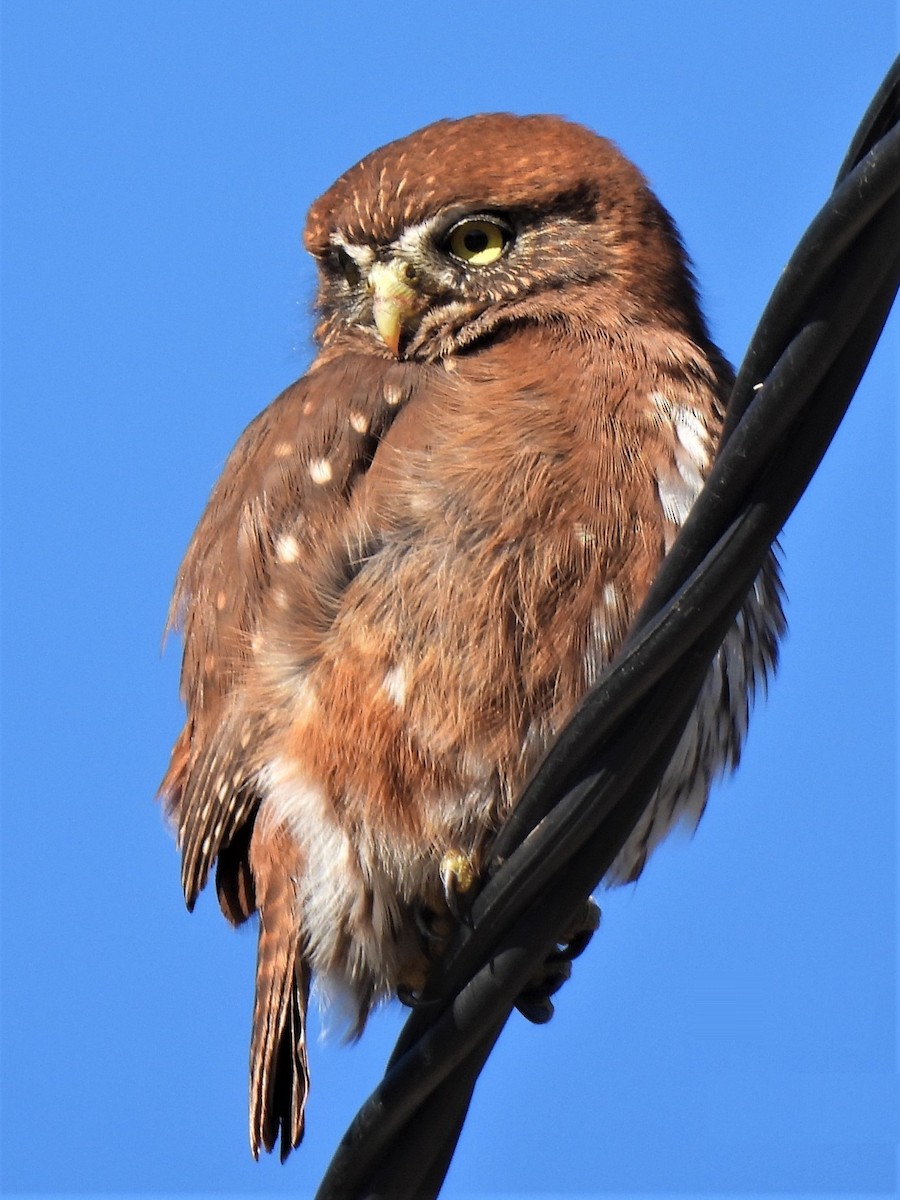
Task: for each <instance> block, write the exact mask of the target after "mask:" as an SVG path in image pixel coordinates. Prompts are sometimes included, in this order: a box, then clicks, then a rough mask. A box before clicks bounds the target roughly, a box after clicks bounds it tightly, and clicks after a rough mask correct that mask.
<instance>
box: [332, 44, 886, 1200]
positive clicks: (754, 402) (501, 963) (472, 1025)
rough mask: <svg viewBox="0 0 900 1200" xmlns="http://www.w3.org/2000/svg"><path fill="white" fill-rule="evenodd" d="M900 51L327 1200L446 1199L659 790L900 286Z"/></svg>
mask: <svg viewBox="0 0 900 1200" xmlns="http://www.w3.org/2000/svg"><path fill="white" fill-rule="evenodd" d="M898 120H900V58H898V59H897V60H896V61H895V63H894V64H893V66H892V68H891V70H890V71H889V72H888V75H887V76H886V78H885V80H884V82H883V84H882V85H881V87H880V88H879V90H878V92H877V94H876V96H875V98H874V99H873V101H872V103H871V105H870V106H869V109H868V111H867V112H866V114H865V116H864V117H863V119H862V122H861V123H860V126H859V129H858V130H857V133H856V135H855V136H854V138H853V141H852V142H851V145H850V148H849V150H848V152H847V156H846V158H845V160H844V162H843V164H842V166H841V169H840V172H839V173H838V177H837V181H836V183H835V187H834V190H833V192H832V194H831V196H830V197H829V198H828V200H827V202H826V204H825V205H824V207H823V208H822V210H821V212H820V213H819V214H818V216H817V217H816V218H815V220H814V221H813V222H812V224H811V225H810V227H809V229H808V230H807V232H806V234H805V235H804V236H803V238H802V239H801V241H800V244H799V245H798V247H797V249H796V251H795V252H794V254H793V256H792V257H791V260H790V262H789V263H788V265H787V267H786V268H785V270H784V272H783V274H782V276H781V279H780V280H779V282H778V285H777V287H776V288H775V291H774V293H773V296H772V298H771V300H770V301H769V304H768V305H767V306H766V309H765V311H764V313H763V315H762V318H761V319H760V322H759V325H758V327H757V330H756V332H755V334H754V336H753V338H752V340H751V343H750V346H749V349H748V350H747V354H746V357H745V358H744V362H743V365H742V366H741V369H740V371H739V372H738V376H737V380H736V383H735V386H734V389H733V392H732V395H731V399H730V402H729V406H728V413H727V417H726V424H725V432H724V434H723V438H722V443H721V445H720V448H719V452H718V456H717V459H716V463H715V466H714V468H713V471H712V473H711V475H710V478H709V479H708V481H707V483H706V486H705V488H704V489H703V492H702V494H701V495H700V497H699V499H698V500H697V502H696V504H695V505H694V508H693V509H692V511H691V514H690V517H689V519H688V520H687V522H686V523H685V525H684V528H683V529H682V531H681V534H680V535H679V537H678V539H677V541H676V543H675V545H674V546H673V547H672V549H671V551H670V552H669V554H668V556H667V557H666V559H665V561H664V563H663V566H662V568H661V570H660V572H659V575H658V577H657V579H656V580H655V582H654V584H653V587H652V588H651V590H650V593H649V595H648V596H647V599H646V601H645V602H644V604H643V606H642V608H641V611H640V612H639V613H638V616H637V618H636V619H635V622H634V624H633V626H632V628H631V631H630V633H629V636H628V638H627V639H626V642H625V644H624V646H623V647H622V649H621V651H620V653H619V654H618V656H617V658H616V660H615V662H614V663H613V664H612V665H611V666H610V668H609V669H608V670H607V671H606V672H605V673H604V675H603V676H602V678H601V679H600V680H599V682H598V683H597V685H596V686H595V687H594V688H593V690H592V691H591V692H590V693H589V695H588V696H587V697H586V698H585V700H584V701H583V703H582V704H581V705H580V707H579V708H578V710H577V712H576V713H575V715H574V716H573V718H572V720H571V721H570V722H569V724H568V725H567V726H566V728H565V729H564V730H563V731H562V733H561V735H560V737H559V738H558V739H557V741H556V743H555V744H554V746H553V747H552V748H551V750H550V751H549V753H548V754H547V756H546V758H545V759H544V761H543V763H542V764H541V766H540V768H539V769H538V771H537V772H536V773H535V775H534V776H533V778H532V779H531V781H530V782H529V784H528V785H527V787H526V788H525V790H524V792H523V794H522V797H521V798H520V800H519V803H518V805H517V806H516V808H515V810H514V812H513V813H512V815H511V817H510V819H509V820H508V821H507V823H506V825H505V826H504V827H503V829H502V830H501V831H500V832H499V834H498V836H497V839H496V842H495V845H494V847H493V855H492V862H491V868H490V871H489V878H488V881H487V883H486V884H485V886H484V887H483V889H482V891H481V892H480V894H479V895H478V896H477V898H476V900H475V901H474V904H473V908H472V913H471V924H470V925H467V926H463V927H461V928H460V929H459V931H458V933H457V935H456V937H455V939H454V942H453V945H452V947H451V948H450V951H449V952H448V954H447V955H446V957H445V958H444V959H443V961H442V962H441V963H440V964H439V966H438V967H436V969H435V971H434V972H433V977H432V978H431V979H430V980H429V986H428V992H427V996H426V998H425V999H426V1001H427V1002H426V1003H423V1004H421V1005H420V1006H419V1007H417V1008H416V1009H415V1010H414V1011H413V1013H412V1015H411V1016H410V1017H409V1020H408V1021H407V1023H406V1025H405V1027H404V1029H403V1031H402V1033H401V1035H400V1038H399V1040H398V1042H397V1045H396V1047H395V1049H394V1052H393V1054H392V1056H391V1059H390V1062H389V1063H388V1067H387V1070H386V1073H385V1076H384V1079H383V1080H382V1082H381V1083H380V1084H379V1086H378V1088H377V1089H376V1090H375V1091H374V1092H373V1094H372V1095H371V1096H370V1097H369V1099H368V1100H367V1101H366V1103H365V1104H364V1105H363V1106H362V1108H361V1109H360V1111H359V1113H358V1114H357V1116H356V1118H355V1119H354V1121H353V1123H352V1124H351V1125H350V1128H349V1129H348V1130H347V1132H346V1134H345V1135H344V1137H343V1139H342V1141H341V1143H340V1145H339V1147H338V1149H337V1152H336V1153H335V1156H334V1158H333V1159H332V1162H331V1165H330V1166H329V1168H328V1171H327V1172H326V1174H325V1177H324V1179H323V1180H322V1183H321V1185H320V1187H319V1191H318V1193H317V1200H362V1198H363V1197H365V1198H366V1200H375V1198H384V1200H428V1198H429V1197H435V1196H437V1194H438V1192H439V1191H440V1188H441V1185H442V1183H443V1180H444V1177H445V1175H446V1172H447V1169H448V1167H449V1164H450V1159H451V1158H452V1156H453V1151H454V1149H455V1147H456V1143H457V1140H458V1138H459V1135H460V1132H461V1129H462V1125H463V1121H464V1120H465V1115H466V1112H467V1110H468V1106H469V1101H470V1099H471V1096H472V1091H473V1089H474V1086H475V1082H476V1080H477V1078H478V1075H479V1073H480V1071H481V1069H482V1067H483V1065H484V1063H485V1061H486V1059H487V1057H488V1055H489V1054H490V1051H491V1049H492V1047H493V1045H494V1042H495V1041H496V1040H497V1038H498V1037H499V1035H500V1032H501V1031H502V1029H503V1026H504V1025H505V1023H506V1020H507V1018H508V1016H509V1014H510V1012H511V1011H512V1008H513V1006H514V1005H515V1003H516V999H517V997H518V996H519V995H520V993H521V992H522V990H523V988H524V987H525V986H526V984H527V982H528V980H529V979H530V978H531V977H532V976H533V974H534V972H535V970H536V969H537V968H538V967H539V966H540V965H541V964H542V963H543V962H544V961H545V960H546V959H547V956H548V954H550V953H551V952H552V951H553V950H554V947H555V945H556V939H557V937H558V935H559V931H560V930H561V929H563V928H565V927H566V926H567V924H568V922H569V920H570V918H571V916H572V914H573V913H575V912H576V911H577V910H578V909H579V908H580V907H581V906H582V905H583V902H584V899H585V897H586V896H587V895H589V894H590V892H591V891H592V890H593V889H594V888H595V887H596V886H597V885H598V883H599V882H600V880H601V879H602V878H603V876H604V875H605V874H606V872H607V870H608V869H609V867H610V866H611V864H612V862H613V860H614V859H615V858H616V855H617V854H618V852H619V850H620V849H621V847H622V846H623V845H624V843H625V841H626V839H627V837H628V835H629V833H630V832H631V830H632V829H633V827H634V825H635V824H636V822H637V820H638V819H639V817H640V814H641V812H642V810H643V809H644V807H645V806H646V804H647V803H648V802H649V800H650V798H651V796H652V794H653V792H654V790H655V788H656V786H657V784H658V782H659V780H660V778H661V776H662V774H663V772H664V770H665V767H666V764H667V762H668V759H669V757H670V755H671V753H672V751H673V750H674V748H675V745H676V744H677V741H678V738H679V737H680V735H681V731H682V729H683V727H684V725H685V723H686V722H687V719H688V717H689V715H690V712H691V710H692V708H693V704H694V701H695V699H696V696H697V693H698V691H699V688H700V685H701V682H702V680H703V678H704V677H705V675H706V672H707V670H708V667H709V664H710V662H711V660H712V657H713V656H714V654H715V652H716V650H717V649H718V646H719V644H720V643H721V641H722V638H723V636H724V634H725V632H726V631H727V630H728V628H729V627H730V626H731V624H732V622H733V620H734V618H735V615H736V613H737V611H738V609H739V608H740V606H741V603H742V601H743V598H744V597H745V595H746V593H747V592H748V590H749V589H750V587H751V586H752V583H753V580H754V579H755V577H756V575H757V573H758V572H759V570H760V567H761V565H762V562H763V560H764V558H765V557H766V554H767V553H768V550H769V548H770V546H771V544H772V542H773V541H774V539H775V538H776V536H777V534H778V532H779V530H780V529H781V527H782V526H783V524H784V522H785V521H786V520H787V518H788V516H789V515H790V513H791V512H792V511H793V509H794V507H795V505H796V504H797V501H798V500H799V498H800V496H801V495H802V494H803V492H804V491H805V489H806V486H807V484H808V483H809V481H810V479H811V478H812V475H813V473H814V472H815V470H816V468H817V467H818V465H819V463H820V461H821V459H822V457H823V455H824V454H825V451H826V450H827V448H828V445H829V443H830V442H831V439H832V437H833V436H834V433H835V431H836V430H837V427H838V425H839V424H840V422H841V420H842V418H843V416H844V413H845V412H846V410H847V407H848V405H849V403H850V400H851V399H852V397H853V394H854V392H855V390H856V387H857V385H858V384H859V380H860V379H861V377H862V374H863V372H864V370H865V368H866V365H867V363H868V361H869V358H870V357H871V355H872V351H873V349H874V347H875V344H876V342H877V341H878V338H879V336H880V334H881V330H882V328H883V326H884V323H885V321H886V320H887V315H888V312H889V311H890V308H891V305H892V303H893V300H894V297H895V295H896V293H897V289H898V286H900V129H898Z"/></svg>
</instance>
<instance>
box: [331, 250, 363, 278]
mask: <svg viewBox="0 0 900 1200" xmlns="http://www.w3.org/2000/svg"><path fill="white" fill-rule="evenodd" d="M334 259H335V263H336V265H337V269H338V270H339V271H340V273H341V274H342V275H343V276H344V280H345V282H346V283H347V284H348V285H349V286H350V287H356V285H357V284H358V283H359V280H360V273H359V267H358V265H357V263H356V260H355V259H354V257H353V256H352V255H351V254H348V253H347V251H346V250H345V249H344V247H343V246H338V248H337V250H336V251H335V254H334Z"/></svg>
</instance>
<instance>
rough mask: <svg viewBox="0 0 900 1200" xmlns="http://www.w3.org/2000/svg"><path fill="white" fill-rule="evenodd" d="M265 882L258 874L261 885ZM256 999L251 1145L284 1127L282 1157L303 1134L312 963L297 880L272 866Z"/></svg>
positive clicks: (271, 1141)
mask: <svg viewBox="0 0 900 1200" xmlns="http://www.w3.org/2000/svg"><path fill="white" fill-rule="evenodd" d="M261 882H263V881H261V880H259V879H257V888H259V885H260V883H261ZM258 899H259V900H260V901H261V903H260V905H259V910H260V916H259V948H258V952H257V965H256V1003H255V1004H254V1008H253V1034H252V1038H251V1042H250V1147H251V1149H252V1150H253V1156H254V1158H259V1150H260V1146H264V1147H265V1149H266V1150H272V1149H273V1148H274V1146H275V1142H276V1140H277V1138H278V1130H279V1127H280V1129H281V1161H282V1162H284V1160H285V1159H286V1158H287V1156H288V1155H289V1154H290V1152H291V1150H293V1149H294V1148H295V1147H297V1146H299V1145H300V1142H301V1140H302V1138H303V1113H304V1109H305V1107H306V1097H307V1095H308V1093H309V1066H308V1062H307V1052H306V1008H307V1002H308V1000H309V967H308V965H307V963H306V961H305V959H304V958H303V955H302V953H301V949H300V935H299V930H298V928H297V922H296V916H295V911H294V906H295V896H294V883H293V880H292V879H291V878H290V876H285V875H284V874H281V873H278V872H272V873H271V875H269V876H268V878H266V879H265V881H264V891H263V889H260V895H259V896H258Z"/></svg>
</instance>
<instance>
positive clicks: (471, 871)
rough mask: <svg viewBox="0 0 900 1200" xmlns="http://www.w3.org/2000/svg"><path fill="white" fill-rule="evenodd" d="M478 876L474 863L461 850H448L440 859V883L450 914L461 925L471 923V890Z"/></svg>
mask: <svg viewBox="0 0 900 1200" xmlns="http://www.w3.org/2000/svg"><path fill="white" fill-rule="evenodd" d="M477 878H478V876H477V874H476V872H475V865H474V863H473V862H472V860H471V858H469V856H468V855H467V854H463V853H462V851H461V850H448V851H447V853H446V854H445V855H444V857H443V858H442V859H441V884H442V885H443V888H444V899H445V901H446V902H447V908H448V909H449V910H450V915H451V916H452V917H453V919H454V920H455V921H458V922H459V923H460V924H461V925H471V923H472V919H471V914H470V909H471V904H472V892H473V889H474V887H475V883H476V880H477Z"/></svg>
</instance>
